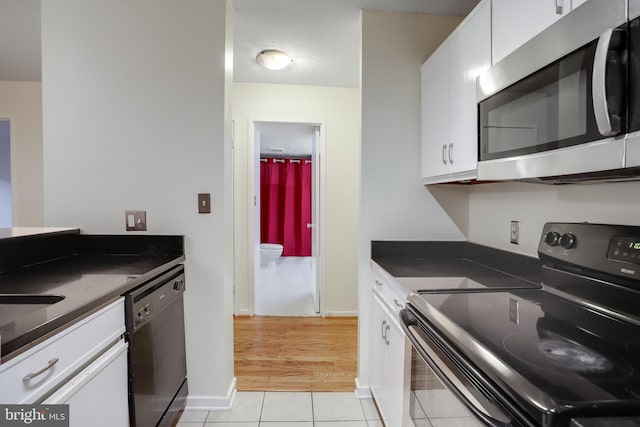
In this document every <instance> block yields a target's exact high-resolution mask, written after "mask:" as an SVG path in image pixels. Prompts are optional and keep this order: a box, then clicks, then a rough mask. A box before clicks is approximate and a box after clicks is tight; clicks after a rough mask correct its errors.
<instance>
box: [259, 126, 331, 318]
mask: <svg viewBox="0 0 640 427" xmlns="http://www.w3.org/2000/svg"><path fill="white" fill-rule="evenodd" d="M252 128H253V131H252V132H250V135H253V141H254V143H253V156H252V163H253V164H252V167H251V170H252V171H253V172H254V174H253V182H252V184H253V185H252V187H253V188H252V190H253V191H250V194H253V206H254V208H253V215H252V216H253V229H254V233H253V236H252V242H251V245H250V246H249V247H253V248H254V250H253V251H252V252H253V255H254V256H253V260H250V265H252V266H253V280H252V281H251V282H252V283H250V285H253V286H252V290H251V291H250V292H251V294H252V296H253V313H254V314H257V315H269V316H318V315H320V314H321V300H322V298H321V292H322V290H321V288H322V287H321V286H320V285H321V279H320V276H321V274H320V273H321V271H322V269H321V268H320V256H319V255H320V250H319V249H320V232H319V231H320V230H319V224H320V204H321V198H320V191H319V187H320V185H319V184H320V169H321V167H320V166H321V165H320V161H321V156H320V151H321V141H320V135H321V125H320V124H315V123H292V122H269V121H256V122H252ZM250 216H251V215H250ZM280 251H281V252H280Z"/></svg>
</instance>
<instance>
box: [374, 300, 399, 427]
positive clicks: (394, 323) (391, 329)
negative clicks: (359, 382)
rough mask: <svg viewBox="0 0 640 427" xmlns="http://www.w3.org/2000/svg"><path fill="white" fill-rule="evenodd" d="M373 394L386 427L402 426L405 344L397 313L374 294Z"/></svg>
mask: <svg viewBox="0 0 640 427" xmlns="http://www.w3.org/2000/svg"><path fill="white" fill-rule="evenodd" d="M370 325H371V327H370V337H369V339H370V351H371V371H370V374H369V378H370V381H371V383H370V385H371V391H372V393H373V397H374V399H375V400H376V403H377V405H378V408H379V409H380V412H381V414H382V418H383V421H384V423H385V425H386V426H387V427H402V425H403V415H404V414H405V412H406V411H405V408H406V407H407V406H408V399H406V397H407V396H405V390H404V389H405V379H406V378H405V377H406V376H407V375H406V372H407V364H406V363H405V362H406V360H405V355H406V354H408V353H407V352H406V341H405V336H404V332H403V331H402V328H401V327H400V325H399V323H398V320H396V318H395V314H394V313H393V312H392V311H391V310H389V308H388V307H387V306H386V305H385V303H384V302H383V300H382V299H380V297H379V296H378V294H376V293H375V292H373V294H372V298H371V323H370Z"/></svg>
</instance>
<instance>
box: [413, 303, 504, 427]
mask: <svg viewBox="0 0 640 427" xmlns="http://www.w3.org/2000/svg"><path fill="white" fill-rule="evenodd" d="M400 317H401V319H402V327H403V329H404V330H405V332H406V333H407V336H408V337H409V340H410V341H411V343H412V344H413V347H414V348H415V350H416V351H417V352H418V354H419V355H420V357H422V358H423V359H424V361H425V362H426V363H427V364H428V365H429V367H431V369H432V370H433V371H434V372H435V374H436V375H437V376H438V378H439V379H440V380H441V381H442V382H443V383H444V384H445V385H446V386H447V387H448V388H449V390H451V392H452V393H453V394H455V395H456V396H457V397H458V399H460V400H461V401H462V402H463V403H464V404H465V406H467V408H469V410H470V411H471V412H473V413H474V414H475V415H476V416H477V417H478V418H480V419H481V420H482V421H484V422H485V423H486V424H488V425H490V426H493V427H508V426H512V425H513V424H512V419H511V417H509V416H508V415H507V414H505V412H504V411H503V410H502V409H501V408H499V407H498V406H496V405H495V404H494V403H492V402H490V401H489V399H487V398H486V397H485V396H484V395H483V394H482V393H480V392H479V391H478V390H476V389H475V388H474V387H473V385H472V384H470V383H469V381H468V380H467V379H466V378H465V376H464V374H463V373H461V372H460V371H459V369H457V368H456V367H455V366H454V365H453V363H447V362H446V361H445V360H446V356H445V355H444V354H443V353H442V351H441V350H440V349H438V347H437V346H435V345H430V344H429V343H428V341H427V340H429V338H428V337H426V336H425V335H424V334H423V333H422V331H420V328H419V327H418V326H417V323H416V321H415V318H413V316H412V315H411V314H409V313H408V311H407V310H402V311H401V312H400Z"/></svg>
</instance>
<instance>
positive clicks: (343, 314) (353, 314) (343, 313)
mask: <svg viewBox="0 0 640 427" xmlns="http://www.w3.org/2000/svg"><path fill="white" fill-rule="evenodd" d="M325 316H326V317H358V312H357V311H327V312H326V313H325Z"/></svg>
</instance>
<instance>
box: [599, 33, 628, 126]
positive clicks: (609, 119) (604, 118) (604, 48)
mask: <svg viewBox="0 0 640 427" xmlns="http://www.w3.org/2000/svg"><path fill="white" fill-rule="evenodd" d="M613 35H614V33H613V30H612V29H611V28H608V29H606V30H605V31H604V32H603V33H602V34H601V35H600V38H599V39H598V45H597V47H596V54H595V57H594V59H593V81H592V95H593V113H594V115H595V118H596V124H597V126H598V131H599V132H600V134H601V135H603V136H614V135H617V134H618V133H620V130H621V129H620V125H621V120H620V115H618V114H615V113H610V112H609V99H608V97H607V63H608V58H607V57H608V54H609V50H610V48H611V41H612V38H613Z"/></svg>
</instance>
